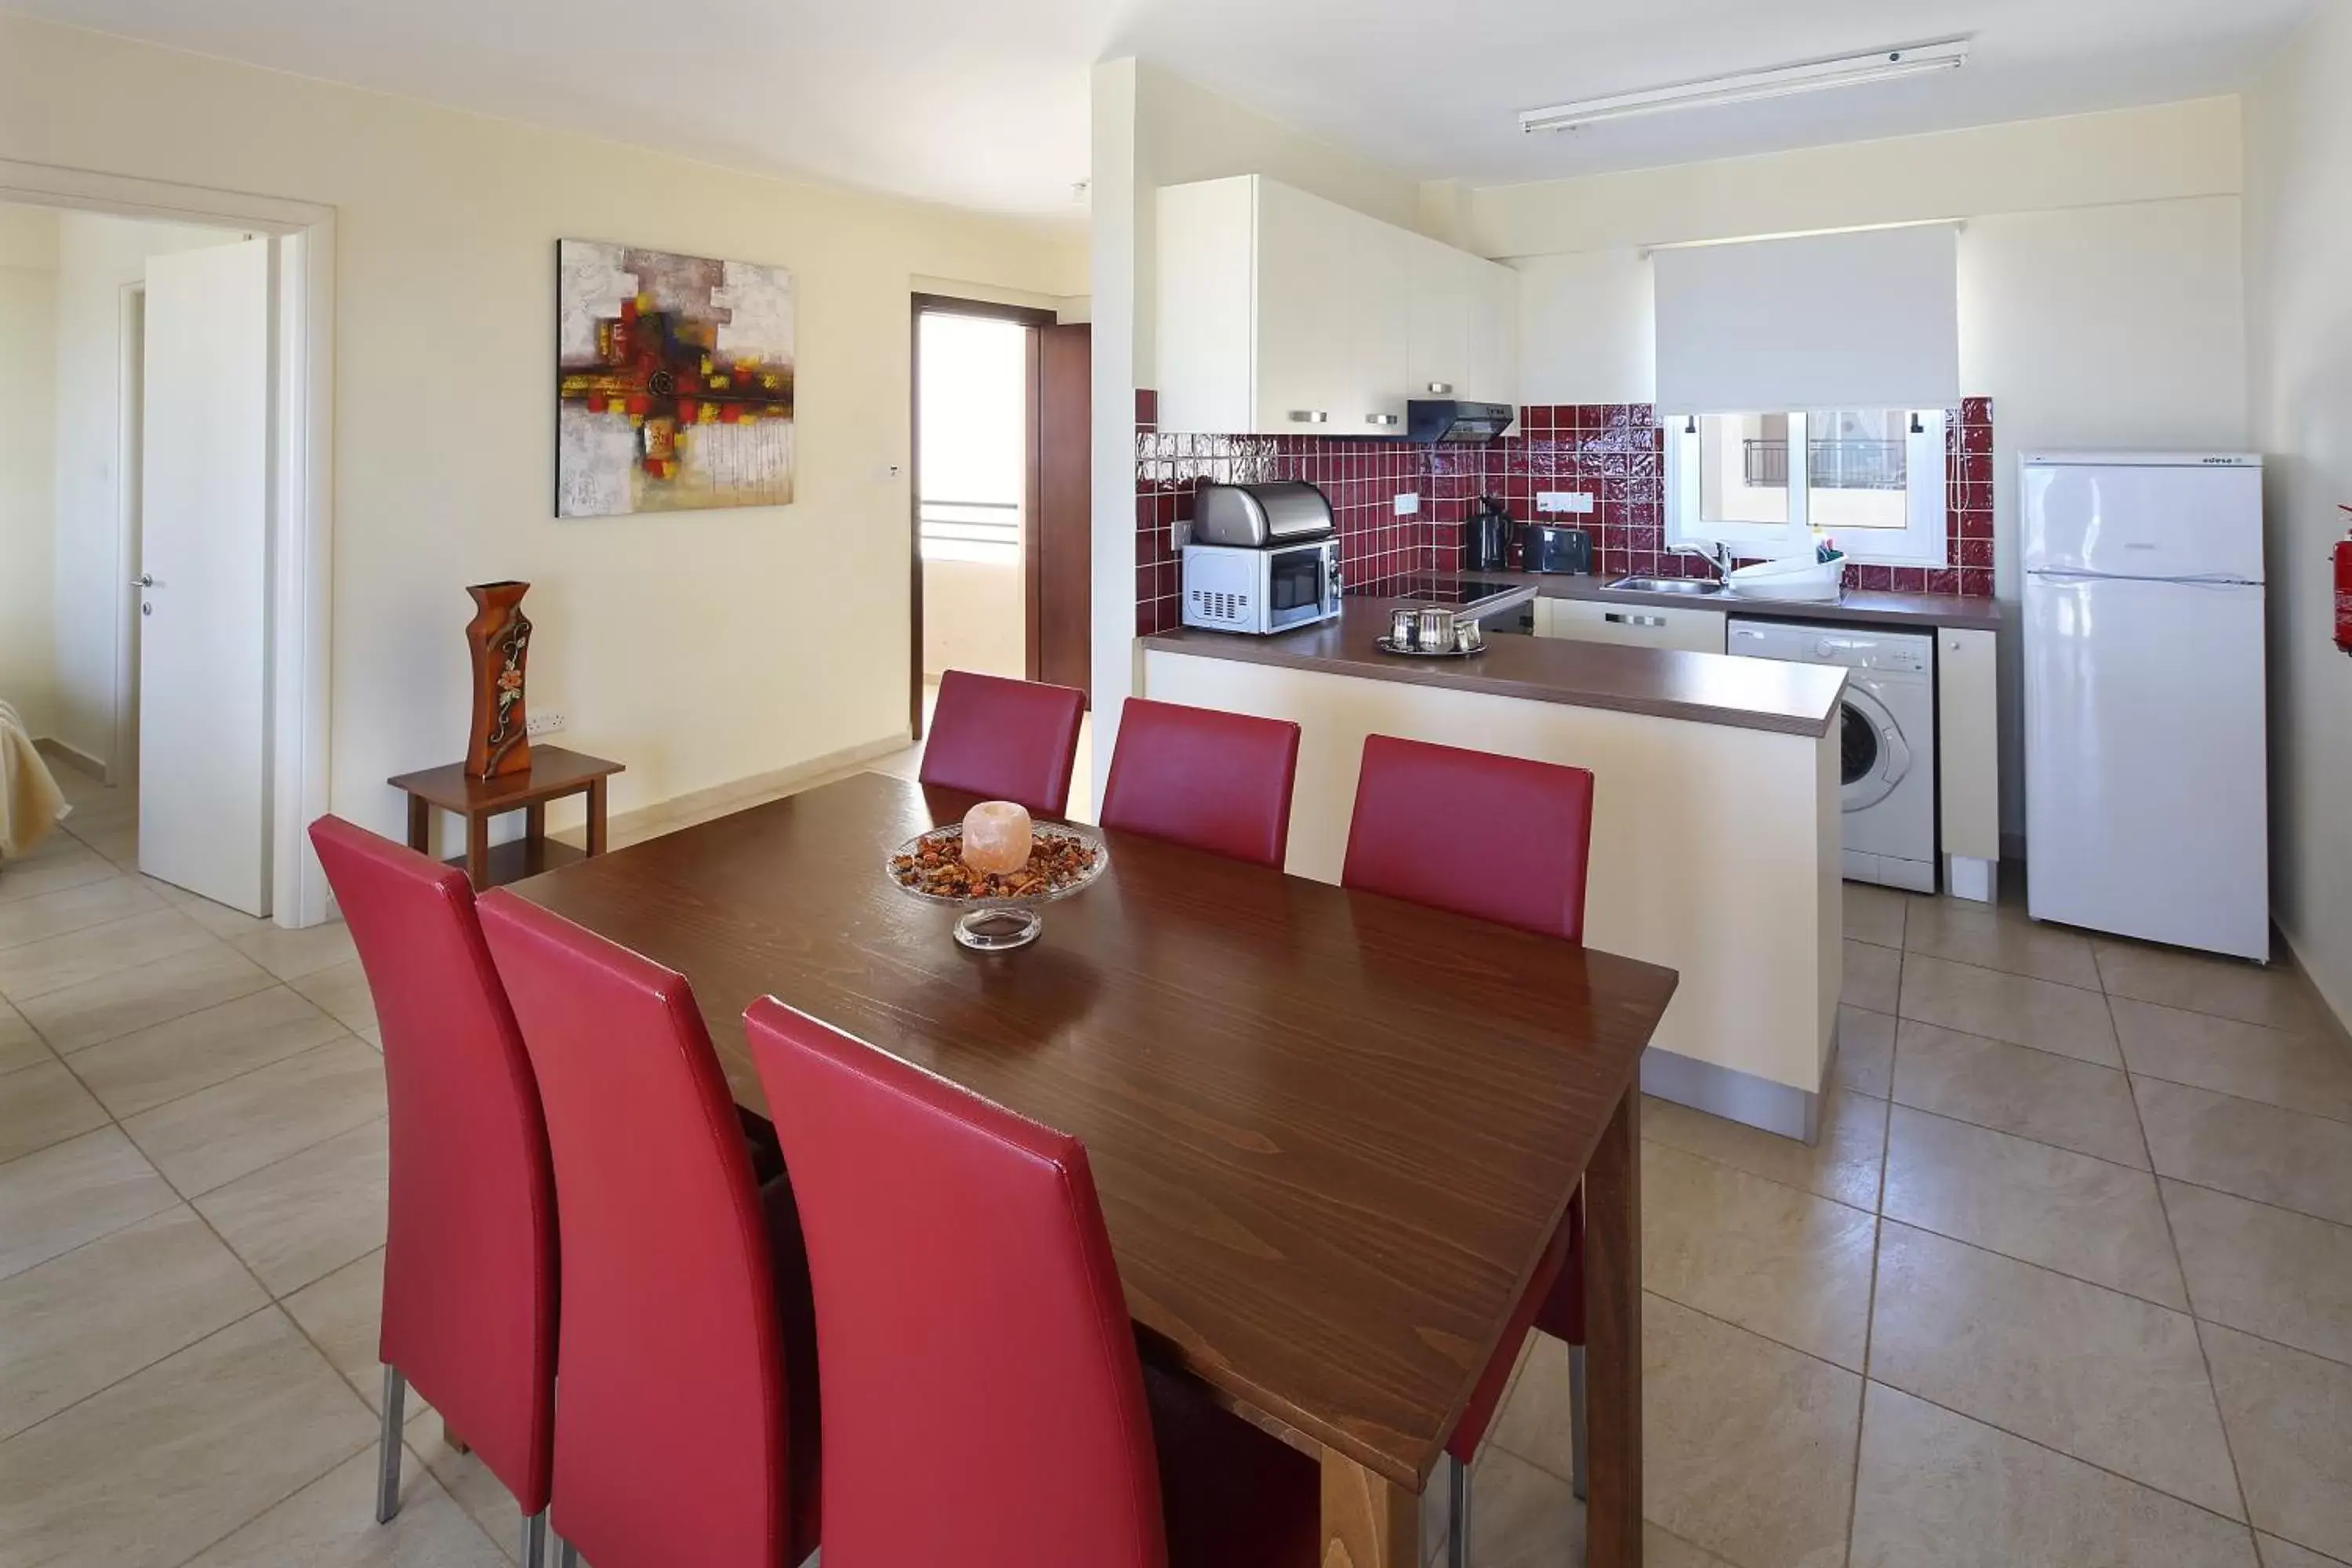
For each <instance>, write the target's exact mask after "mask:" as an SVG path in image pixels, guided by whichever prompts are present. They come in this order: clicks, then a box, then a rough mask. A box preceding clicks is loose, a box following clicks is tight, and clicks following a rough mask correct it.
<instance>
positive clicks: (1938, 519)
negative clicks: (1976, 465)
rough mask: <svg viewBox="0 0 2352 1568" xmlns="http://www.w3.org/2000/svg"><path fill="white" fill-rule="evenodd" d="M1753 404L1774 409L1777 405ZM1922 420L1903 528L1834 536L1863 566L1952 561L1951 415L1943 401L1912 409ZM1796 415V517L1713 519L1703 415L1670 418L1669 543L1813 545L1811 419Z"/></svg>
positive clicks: (1787, 554) (1765, 550)
mask: <svg viewBox="0 0 2352 1568" xmlns="http://www.w3.org/2000/svg"><path fill="white" fill-rule="evenodd" d="M1751 412H1756V413H1763V414H1772V413H1779V412H1780V411H1779V410H1777V409H1760V410H1753V411H1751ZM1903 412H1905V413H1906V414H1907V415H1908V416H1910V417H1909V423H1910V424H1911V425H1913V426H1916V428H1915V429H1912V430H1911V431H1910V432H1909V433H1908V435H1907V436H1906V450H1905V454H1904V461H1905V476H1906V480H1907V483H1906V499H1905V503H1904V517H1905V522H1904V526H1903V528H1902V529H1901V530H1899V531H1897V530H1895V529H1864V530H1858V531H1857V530H1848V531H1846V532H1845V533H1843V534H1842V535H1837V536H1834V537H1836V539H1837V542H1838V545H1839V547H1840V548H1841V549H1843V551H1844V552H1845V555H1846V560H1847V561H1848V562H1850V563H1853V564H1855V565H1862V566H1921V567H1927V568H1929V569H1931V570H1942V569H1945V568H1947V567H1949V566H1950V565H1951V563H1952V562H1951V542H1950V525H1949V512H1950V496H1949V490H1948V484H1949V465H1950V460H1951V459H1950V454H1949V451H1948V447H1947V445H1946V442H1947V437H1948V426H1949V422H1950V418H1951V416H1950V414H1949V412H1948V410H1945V409H1941V408H1915V409H1906V410H1904V411H1903ZM1787 418H1788V421H1789V520H1788V521H1786V522H1782V523H1748V522H1708V521H1706V520H1705V519H1704V518H1702V517H1700V516H1699V515H1698V510H1699V504H1700V502H1699V496H1700V478H1699V451H1700V442H1699V437H1698V434H1697V432H1696V428H1695V426H1696V419H1697V416H1690V415H1685V416H1679V417H1675V418H1670V419H1668V420H1667V421H1666V422H1665V431H1666V442H1665V454H1664V469H1665V480H1666V486H1665V489H1666V496H1665V500H1666V507H1665V520H1664V521H1665V529H1664V542H1665V545H1666V548H1667V549H1669V550H1683V549H1692V550H1704V549H1706V547H1708V546H1711V545H1715V544H1721V545H1724V546H1726V547H1727V548H1728V549H1729V550H1730V551H1731V552H1732V553H1733V554H1734V555H1736V556H1739V557H1741V558H1743V559H1746V560H1751V561H1781V560H1790V559H1795V558H1800V557H1802V556H1806V555H1810V554H1811V553H1812V551H1813V535H1812V527H1811V495H1812V462H1811V455H1812V440H1811V423H1812V422H1811V417H1810V416H1809V415H1808V414H1807V413H1806V412H1805V411H1803V410H1790V411H1789V412H1788V414H1787Z"/></svg>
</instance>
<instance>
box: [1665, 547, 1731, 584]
mask: <svg viewBox="0 0 2352 1568" xmlns="http://www.w3.org/2000/svg"><path fill="white" fill-rule="evenodd" d="M1675 554H1677V555H1696V556H1697V557H1698V558H1699V559H1700V560H1702V561H1705V562H1707V563H1710V564H1712V565H1713V566H1714V567H1715V571H1716V575H1717V576H1718V577H1721V578H1722V579H1723V587H1724V592H1726V593H1729V592H1730V591H1731V563H1732V562H1733V561H1734V560H1735V559H1736V558H1735V557H1734V556H1733V555H1732V553H1731V546H1729V545H1727V544H1726V543H1724V542H1722V541H1721V540H1719V539H1718V540H1715V541H1712V542H1708V543H1706V544H1703V545H1702V544H1677V545H1675Z"/></svg>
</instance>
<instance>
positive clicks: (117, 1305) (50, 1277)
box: [0, 1205, 269, 1438]
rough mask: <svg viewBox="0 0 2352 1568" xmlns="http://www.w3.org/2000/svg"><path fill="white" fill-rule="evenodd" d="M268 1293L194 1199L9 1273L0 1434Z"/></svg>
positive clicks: (218, 1324) (3, 1285)
mask: <svg viewBox="0 0 2352 1568" xmlns="http://www.w3.org/2000/svg"><path fill="white" fill-rule="evenodd" d="M268 1304H269V1298H268V1296H266V1295H264V1294H263V1293H262V1289H261V1287H260V1286H258V1285H256V1284H255V1283H254V1282H253V1277H252V1276H251V1275H250V1274H247V1272H246V1271H245V1266H244V1265H243V1264H241V1263H239V1262H238V1261H237V1260H236V1255H235V1254H233V1253H231V1252H230V1251H229V1249H228V1248H226V1247H223V1246H222V1245H221V1244H220V1239H219V1238H218V1237H215V1236H214V1235H213V1233H212V1230H211V1229H210V1227H208V1226H206V1225H205V1223H204V1221H202V1220H201V1219H198V1218H197V1217H196V1215H195V1213H194V1211H193V1210H191V1209H189V1208H187V1207H186V1206H185V1205H181V1206H178V1207H175V1208H172V1209H167V1210H165V1211H164V1212H163V1213H162V1214H160V1215H155V1216H154V1217H152V1218H151V1219H143V1220H141V1221H140V1222H139V1223H138V1224H136V1225H132V1226H125V1227H124V1228H122V1229H121V1230H118V1231H116V1232H115V1233H114V1234H113V1235H111V1236H107V1237H100V1239H98V1240H96V1241H93V1242H91V1243H89V1245H88V1246H86V1247H76V1248H75V1249H74V1250H73V1251H71V1252H68V1253H66V1254H65V1255H64V1256H62V1257H59V1258H51V1259H49V1261H47V1263H44V1264H42V1265H41V1266H40V1267H39V1268H28V1269H26V1271H25V1272H24V1273H22V1274H18V1275H16V1276H14V1277H13V1278H11V1279H6V1280H0V1323H5V1324H7V1325H8V1328H7V1331H6V1332H5V1334H0V1438H5V1437H8V1436H14V1435H15V1434H16V1433H18V1432H21V1431H23V1430H24V1429H25V1428H26V1427H27V1426H32V1425H33V1424H34V1423H35V1422H37V1421H41V1420H44V1419H46V1418H47V1417H48V1416H51V1415H56V1414H57V1413H58V1411H60V1410H63V1409H64V1408H66V1406H68V1405H71V1404H73V1403H74V1402H75V1401H77V1400H79V1399H83V1398H87V1397H88V1396H89V1395H90V1394H95V1393H97V1392H98V1391H99V1390H100V1389H101V1388H104V1387H106V1386H107V1385H109V1384H112V1383H115V1382H117V1381H119V1380H121V1379H122V1378H125V1377H128V1376H130V1375H131V1373H134V1372H137V1371H138V1370H139V1369H140V1368H142V1367H144V1366H151V1365H152V1364H153V1363H156V1362H159V1361H161V1360H163V1358H164V1357H165V1356H167V1355H170V1354H171V1353H172V1352H174V1351H177V1350H181V1349H184V1348H185V1347H186V1346H188V1345H192V1344H194V1343H195V1342H197V1341H198V1340H200V1339H203V1338H204V1337H205V1335H206V1334H209V1333H212V1332H213V1331H215V1330H218V1329H224V1328H226V1327H227V1326H228V1325H229V1324H231V1323H233V1322H235V1321H236V1320H237V1319H239V1318H242V1317H244V1316H245V1315H246V1314H247V1313H248V1312H251V1311H254V1310H257V1309H259V1308H262V1307H266V1306H268Z"/></svg>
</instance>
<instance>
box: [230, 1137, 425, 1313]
mask: <svg viewBox="0 0 2352 1568" xmlns="http://www.w3.org/2000/svg"><path fill="white" fill-rule="evenodd" d="M385 1126H386V1124H385V1123H384V1122H383V1121H382V1120H380V1119H379V1120H377V1121H372V1122H369V1123H368V1124H367V1125H366V1126H364V1127H361V1128H357V1129H355V1130H353V1131H350V1132H346V1133H344V1134H342V1135H341V1137H338V1138H331V1139H329V1140H327V1142H323V1143H320V1144H319V1145H317V1146H316V1147H315V1148H310V1149H305V1150H304V1151H302V1152H300V1153H299V1154H296V1155H293V1156H292V1157H290V1158H289V1159H285V1160H280V1161H279V1162H278V1163H276V1164H275V1165H270V1166H268V1167H266V1168H264V1169H262V1170H258V1171H256V1172H255V1173H253V1174H251V1175H249V1176H242V1177H239V1178H238V1179H237V1180H236V1181H234V1182H231V1183H230V1184H228V1185H226V1186H225V1187H218V1188H215V1190H213V1191H212V1192H209V1193H206V1194H205V1195H204V1196H203V1197H200V1198H198V1199H197V1200H196V1209H197V1212H198V1213H200V1214H202V1215H204V1216H205V1219H207V1220H209V1221H211V1222H212V1225H213V1227H214V1228H215V1230H218V1231H219V1232H220V1234H221V1239H222V1240H224V1241H226V1242H227V1243H228V1244H229V1246H230V1247H232V1248H234V1249H235V1251H236V1255H237V1256H238V1257H239V1258H243V1259H245V1262H246V1266H247V1268H251V1269H252V1270H253V1271H254V1273H255V1274H257V1275H258V1276H259V1277H260V1279H261V1282H262V1283H263V1284H264V1285H266V1286H268V1288H269V1290H270V1293H271V1294H272V1295H276V1296H286V1295H290V1294H291V1293H293V1292H294V1291H296V1290H299V1289H301V1288H302V1287H303V1286H305V1285H308V1284H310V1282H311V1281H312V1280H314V1279H324V1278H325V1277H326V1276H328V1275H329V1274H331V1273H333V1272H334V1271H335V1270H336V1269H338V1268H341V1267H342V1266H343V1265H344V1264H346V1263H349V1262H351V1261H352V1259H353V1258H362V1257H364V1256H365V1255H366V1254H368V1253H369V1252H371V1251H373V1250H374V1249H375V1248H377V1247H382V1246H383V1231H384V1202H385V1194H386V1192H387V1191H388V1188H389V1168H388V1165H387V1163H386V1158H385V1155H386V1150H387V1148H388V1147H389V1145H388V1144H387V1143H386V1142H385V1136H384V1133H385Z"/></svg>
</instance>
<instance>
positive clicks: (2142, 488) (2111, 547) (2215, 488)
mask: <svg viewBox="0 0 2352 1568" xmlns="http://www.w3.org/2000/svg"><path fill="white" fill-rule="evenodd" d="M2023 489H2024V510H2025V526H2024V529H2023V530H2022V532H2023V539H2022V541H2021V544H2022V547H2023V548H2022V554H2023V557H2024V563H2025V570H2026V571H2028V572H2080V573H2090V574H2094V575H2096V576H2101V577H2155V578H2174V579H2184V578H2230V579H2234V580H2236V581H2240V582H2247V583H2259V582H2261V581H2262V580H2263V471H2262V469H2260V468H2253V467H2251V466H2246V467H2217V468H2207V467H2202V466H2200V465H2197V464H2189V463H2137V464H2134V463H2112V464H2090V463H2056V462H2047V463H2035V462H2028V463H2027V464H2026V465H2025V468H2024V475H2023Z"/></svg>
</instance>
